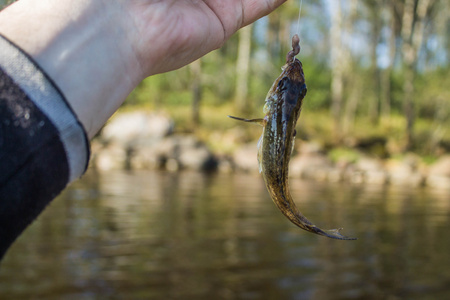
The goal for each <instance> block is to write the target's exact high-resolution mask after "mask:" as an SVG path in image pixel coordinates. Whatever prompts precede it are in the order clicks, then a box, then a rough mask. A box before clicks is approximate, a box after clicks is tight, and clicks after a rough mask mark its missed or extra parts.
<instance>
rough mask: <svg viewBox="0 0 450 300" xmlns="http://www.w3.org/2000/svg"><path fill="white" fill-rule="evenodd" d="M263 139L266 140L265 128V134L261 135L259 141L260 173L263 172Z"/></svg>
mask: <svg viewBox="0 0 450 300" xmlns="http://www.w3.org/2000/svg"><path fill="white" fill-rule="evenodd" d="M263 138H264V128H263V132H262V134H261V137H260V138H259V140H258V144H257V147H258V166H259V173H261V172H262V143H263Z"/></svg>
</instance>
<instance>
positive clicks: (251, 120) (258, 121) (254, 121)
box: [228, 116, 264, 126]
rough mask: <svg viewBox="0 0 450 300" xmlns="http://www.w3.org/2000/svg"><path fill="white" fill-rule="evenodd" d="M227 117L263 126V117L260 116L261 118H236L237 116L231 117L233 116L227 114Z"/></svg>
mask: <svg viewBox="0 0 450 300" xmlns="http://www.w3.org/2000/svg"><path fill="white" fill-rule="evenodd" d="M228 118H231V119H235V120H238V121H243V122H248V123H256V124H259V125H261V126H264V119H263V118H261V119H243V118H238V117H233V116H228Z"/></svg>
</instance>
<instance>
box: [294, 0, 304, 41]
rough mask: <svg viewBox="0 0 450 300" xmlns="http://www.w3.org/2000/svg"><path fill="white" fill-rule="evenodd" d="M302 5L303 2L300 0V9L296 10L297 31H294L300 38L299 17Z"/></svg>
mask: <svg viewBox="0 0 450 300" xmlns="http://www.w3.org/2000/svg"><path fill="white" fill-rule="evenodd" d="M302 5H303V0H300V8H299V10H298V19H297V30H296V33H297V34H298V36H300V16H301V14H302Z"/></svg>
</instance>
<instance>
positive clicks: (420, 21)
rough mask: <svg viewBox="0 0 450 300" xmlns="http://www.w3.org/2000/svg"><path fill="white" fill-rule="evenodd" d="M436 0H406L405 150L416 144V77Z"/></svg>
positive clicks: (404, 58) (403, 27)
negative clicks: (424, 36)
mask: <svg viewBox="0 0 450 300" xmlns="http://www.w3.org/2000/svg"><path fill="white" fill-rule="evenodd" d="M433 3H434V0H405V4H404V8H403V16H402V31H401V35H402V42H403V45H402V54H403V70H404V82H403V104H404V113H405V117H406V145H405V150H406V151H408V150H411V149H412V148H413V146H414V119H415V113H414V78H415V76H416V67H417V58H418V53H419V50H420V48H421V46H422V40H423V34H424V31H425V18H426V16H427V14H428V12H429V10H430V7H431V6H432V5H433Z"/></svg>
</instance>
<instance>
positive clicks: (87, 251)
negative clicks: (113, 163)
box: [0, 172, 450, 299]
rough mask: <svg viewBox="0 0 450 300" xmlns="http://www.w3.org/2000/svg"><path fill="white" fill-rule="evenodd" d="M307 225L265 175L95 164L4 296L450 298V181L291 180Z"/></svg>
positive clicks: (9, 269) (9, 258)
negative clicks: (340, 236) (314, 228)
mask: <svg viewBox="0 0 450 300" xmlns="http://www.w3.org/2000/svg"><path fill="white" fill-rule="evenodd" d="M291 188H292V193H293V197H294V199H295V200H296V203H297V205H298V206H299V208H300V211H302V212H303V213H304V214H305V215H306V216H307V217H308V218H309V219H310V220H311V221H313V222H314V223H315V224H317V225H318V226H321V227H323V228H336V227H344V231H343V233H344V234H347V235H349V236H356V237H358V240H357V241H338V240H331V239H327V238H324V237H320V236H316V235H313V234H310V233H307V232H305V231H303V230H300V229H298V228H296V227H295V226H294V225H292V224H291V223H290V222H289V221H287V220H286V219H285V218H284V216H283V215H282V214H281V213H280V212H279V211H278V210H277V208H276V207H275V206H274V204H273V203H272V202H271V200H270V198H269V197H268V194H267V192H266V190H265V188H264V185H263V182H262V179H261V178H260V177H259V176H257V175H245V174H233V175H225V174H215V175H214V174H213V175H204V174H199V173H184V172H182V173H161V172H133V173H127V172H112V173H108V174H101V175H100V174H95V173H92V172H90V173H88V174H87V175H86V176H85V177H84V178H83V179H82V180H80V181H78V182H76V183H75V184H74V185H72V186H71V188H69V189H68V190H66V191H65V192H64V193H63V194H62V195H61V196H60V197H59V198H58V199H56V200H55V201H54V202H53V203H52V204H51V206H50V207H48V208H47V209H46V211H45V212H44V213H43V214H42V215H41V216H40V217H39V219H38V220H37V221H36V222H35V223H34V224H33V225H32V226H31V227H30V228H28V230H27V231H26V232H25V233H24V234H23V235H22V236H21V237H20V238H19V240H18V241H17V242H16V243H15V244H14V245H13V247H12V248H11V249H10V251H9V252H8V253H7V255H6V256H5V258H4V261H3V262H2V264H1V266H0V299H450V234H449V228H450V189H449V190H431V189H412V188H408V187H403V188H402V187H381V186H369V185H347V184H342V183H340V184H330V183H317V182H310V181H302V180H296V179H292V180H291Z"/></svg>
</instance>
